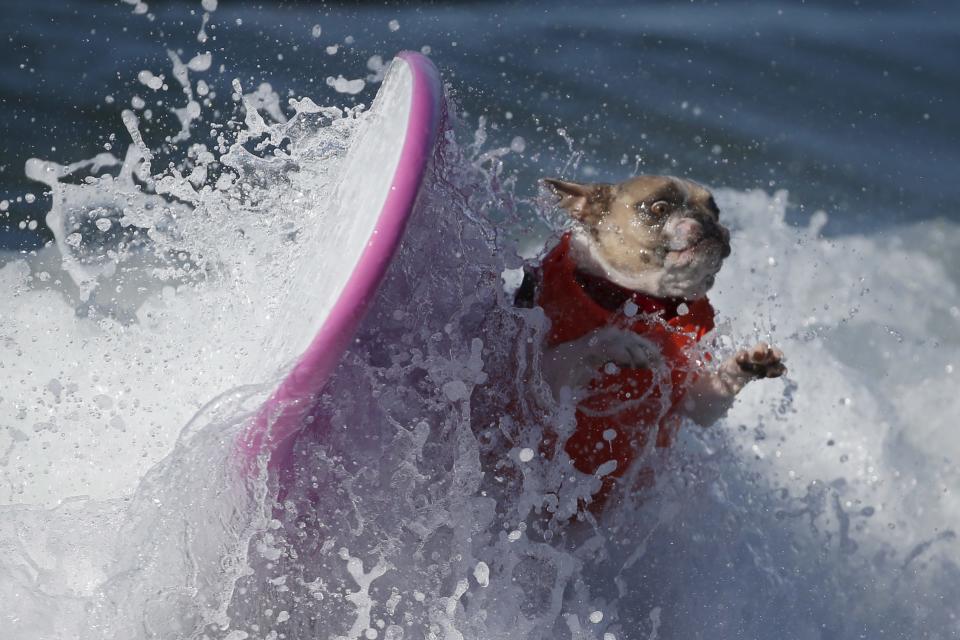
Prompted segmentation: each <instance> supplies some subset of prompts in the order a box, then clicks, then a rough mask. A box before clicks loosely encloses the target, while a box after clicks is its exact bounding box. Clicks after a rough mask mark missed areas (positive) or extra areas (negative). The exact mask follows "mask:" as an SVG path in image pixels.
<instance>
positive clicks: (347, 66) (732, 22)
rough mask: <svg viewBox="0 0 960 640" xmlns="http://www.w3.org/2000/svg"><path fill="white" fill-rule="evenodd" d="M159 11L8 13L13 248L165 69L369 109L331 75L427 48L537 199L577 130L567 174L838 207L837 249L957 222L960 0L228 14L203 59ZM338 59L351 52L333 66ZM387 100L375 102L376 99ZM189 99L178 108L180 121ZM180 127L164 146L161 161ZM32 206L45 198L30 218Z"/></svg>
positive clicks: (95, 7)
mask: <svg viewBox="0 0 960 640" xmlns="http://www.w3.org/2000/svg"><path fill="white" fill-rule="evenodd" d="M150 10H151V12H153V13H155V14H156V19H155V20H152V21H151V20H149V19H147V18H146V17H144V16H136V15H133V14H132V13H131V7H130V6H129V5H126V4H122V3H118V2H90V1H82V2H81V1H76V0H73V1H60V2H49V3H48V2H32V3H25V2H21V1H20V0H0V15H3V19H2V21H0V199H8V200H10V210H9V212H7V213H6V214H3V213H0V248H8V249H9V248H20V249H23V248H30V247H35V246H38V245H39V244H42V243H43V242H44V241H45V240H46V238H47V236H46V235H45V232H44V229H43V224H42V214H43V212H44V211H45V210H46V208H47V206H46V204H45V203H44V199H43V197H42V190H41V188H40V186H41V185H38V184H36V183H31V182H30V181H28V180H27V179H26V178H25V177H24V175H23V164H24V161H25V160H26V159H27V158H29V157H31V156H38V157H41V158H47V159H54V160H57V161H58V162H69V161H74V160H79V159H83V158H88V157H91V156H93V155H94V154H95V153H97V152H100V151H102V150H103V146H102V145H103V144H104V143H105V142H107V141H108V136H109V135H110V134H115V135H116V137H117V144H116V145H115V147H114V152H115V153H117V152H119V153H122V150H123V148H125V146H126V144H127V141H128V136H127V134H126V131H125V130H124V128H123V125H122V123H121V120H120V110H121V109H122V108H125V107H128V105H129V103H130V98H131V97H132V96H133V95H135V94H136V95H140V96H142V97H144V98H146V99H148V101H149V100H150V99H151V96H149V95H148V94H151V93H152V92H151V91H150V90H148V89H146V88H145V87H143V86H142V85H140V84H139V83H138V82H137V80H136V75H137V72H138V71H139V70H141V69H150V70H152V71H153V72H155V73H160V72H163V73H165V75H166V76H167V78H168V79H169V81H170V82H171V84H174V85H175V83H174V82H173V81H172V77H171V75H170V73H169V61H168V60H167V58H166V53H165V49H166V48H167V47H170V48H173V49H182V51H183V54H184V59H185V60H186V59H188V58H189V57H190V56H192V55H193V54H194V53H196V52H198V51H202V50H204V49H209V50H210V51H212V52H213V54H214V66H213V68H212V69H211V71H210V72H208V73H206V74H205V76H204V77H207V78H208V79H209V78H214V79H216V78H217V77H218V76H219V77H220V80H218V81H217V83H218V87H217V88H218V89H219V90H220V94H221V96H228V95H229V82H230V80H231V79H232V78H234V77H237V78H240V79H241V80H242V81H243V82H244V86H245V90H250V89H252V88H254V87H255V86H256V85H257V84H259V83H260V82H261V81H268V82H270V83H271V84H272V85H273V87H274V89H276V90H277V91H278V92H279V93H280V94H281V95H287V94H288V93H292V94H294V95H297V96H300V95H307V96H310V97H312V98H314V100H316V101H317V102H318V103H324V102H326V103H331V104H341V105H342V104H349V103H350V102H352V101H353V98H352V97H350V96H346V95H342V94H337V93H335V92H334V91H333V90H332V89H331V88H329V87H328V86H327V85H326V82H325V80H326V77H327V76H329V75H333V76H336V75H338V74H343V75H344V76H345V77H347V78H355V77H362V76H363V75H365V74H366V73H368V70H367V69H366V61H367V59H368V58H369V57H370V56H371V55H374V54H380V55H383V56H384V57H385V58H388V57H389V56H390V55H392V54H393V53H394V52H396V51H398V50H401V49H405V48H409V49H415V50H419V49H421V47H423V46H429V47H430V49H431V57H432V58H433V60H434V61H435V62H436V63H437V65H438V66H439V67H440V69H441V70H442V72H443V74H444V77H445V78H446V79H447V81H448V82H450V83H451V85H452V87H453V89H454V91H455V93H456V95H457V96H458V98H459V100H460V102H461V104H462V105H463V107H464V109H465V110H466V111H467V113H468V115H469V117H470V118H471V119H473V120H474V121H475V120H476V118H477V117H478V116H480V115H485V116H486V117H487V118H488V121H489V123H490V124H491V126H492V127H496V129H494V130H492V131H491V137H492V139H493V140H495V141H498V142H500V143H502V144H509V142H510V140H511V139H512V138H513V137H514V136H522V137H523V138H524V139H525V140H526V151H525V153H524V157H523V158H522V159H514V160H513V161H512V165H511V166H512V168H513V169H515V170H517V171H518V172H519V177H520V182H519V190H520V191H521V192H532V191H533V190H534V180H535V179H536V178H537V177H539V176H540V175H543V174H556V173H558V172H560V171H561V170H562V169H563V166H564V163H565V162H566V160H567V159H568V157H569V152H568V147H567V144H566V142H564V140H563V138H562V137H561V136H560V135H558V134H557V129H558V128H560V127H562V128H564V129H565V130H566V132H567V133H568V135H569V136H570V137H571V138H572V140H573V141H574V145H575V148H576V149H578V150H580V151H582V152H583V153H584V159H583V161H582V162H581V163H580V165H579V166H578V168H577V169H576V170H575V171H573V170H569V169H568V170H567V172H566V175H567V177H572V178H583V179H588V180H589V179H593V180H606V179H609V180H617V179H621V178H623V177H625V176H627V175H629V174H630V173H632V172H633V170H634V168H635V166H636V164H637V160H636V158H637V156H639V157H640V159H641V160H640V163H639V169H640V171H642V172H670V173H675V174H680V175H685V176H690V177H693V178H695V179H697V180H700V181H702V182H705V183H707V184H710V185H714V186H727V187H733V188H737V189H746V188H754V187H759V188H763V189H766V190H768V191H772V190H775V189H781V188H785V189H788V190H789V191H790V193H791V200H792V202H794V203H795V204H796V205H797V206H796V207H795V209H794V211H793V215H795V216H796V219H797V220H800V219H802V218H803V217H805V216H806V215H808V214H809V213H811V212H812V211H814V210H816V209H824V210H826V211H827V212H828V213H829V214H830V216H831V218H830V219H831V223H830V225H829V226H828V231H834V232H838V231H844V230H851V229H853V228H856V227H861V226H862V225H866V227H867V228H868V229H872V230H876V231H882V230H883V229H885V228H887V226H888V225H889V224H891V223H900V222H905V221H914V220H930V219H934V218H938V217H945V218H948V219H952V220H960V212H958V211H957V209H956V206H955V203H956V202H957V201H958V200H960V180H958V179H957V175H956V174H957V170H958V167H960V82H958V80H960V77H958V72H957V67H958V64H960V34H958V29H960V2H957V1H956V0H939V1H930V2H906V1H870V2H841V1H832V2H823V1H808V2H767V1H765V2H736V1H727V2H700V1H695V2H599V3H588V2H567V1H564V2H550V3H539V2H512V3H508V2H503V3H500V2H464V3H443V4H439V3H438V4H406V3H404V4H387V5H384V4H381V3H369V4H368V3H343V4H325V3H252V2H230V1H229V0H221V2H220V7H219V9H218V10H217V11H216V13H214V14H213V19H212V22H211V26H210V27H208V32H209V33H210V35H211V40H210V41H208V43H207V45H205V46H203V45H199V44H198V43H197V41H196V33H197V30H198V26H199V23H200V15H201V13H202V10H201V8H200V2H199V0H198V1H197V2H164V3H161V2H154V3H151V6H150ZM238 19H239V21H240V22H241V23H242V24H238ZM391 20H397V21H398V22H399V25H400V28H399V29H398V30H396V31H392V30H391V29H390V28H389V27H388V23H389V21H391ZM315 24H320V25H321V27H322V35H321V36H320V37H319V38H314V37H312V35H311V28H312V26H313V25H315ZM347 36H353V43H352V44H349V45H345V44H344V39H345V38H346V37H347ZM335 43H340V45H341V47H340V50H339V52H338V53H337V54H336V55H333V56H331V55H328V54H327V53H325V51H324V49H325V47H326V46H327V45H330V44H335ZM281 58H282V59H281ZM221 64H223V65H225V66H224V70H223V71H222V73H220V72H219V71H218V68H219V65H221ZM208 81H209V80H208ZM375 88H376V87H375V86H373V85H369V84H368V88H367V89H366V90H365V91H364V92H363V93H361V94H360V95H359V96H357V98H356V99H357V100H359V101H363V102H369V101H370V99H371V97H372V93H373V91H374V90H375ZM177 95H178V94H177V93H176V91H172V92H170V93H169V94H168V96H172V97H173V101H172V102H173V103H174V104H176V105H178V106H179V104H180V101H181V100H182V98H176V96H177ZM106 96H112V98H113V99H114V101H113V103H108V101H107V99H106ZM148 104H149V102H148ZM154 110H155V111H161V110H162V109H158V108H156V107H155V108H154ZM508 112H509V114H510V116H512V117H509V118H508ZM205 118H207V119H208V120H209V116H205ZM164 122H167V123H168V124H169V126H168V128H167V129H164ZM173 123H174V121H173V119H172V117H169V118H167V119H166V121H164V120H163V119H160V120H158V121H156V123H155V124H154V125H153V127H152V129H153V130H152V131H151V130H150V129H151V128H150V127H148V128H147V129H146V131H145V133H146V137H147V142H148V144H151V141H152V140H154V141H155V140H159V138H160V137H162V134H167V133H170V132H171V131H173V129H174V127H173ZM199 128H200V129H206V127H203V126H201V127H199ZM207 133H208V132H207V131H206V130H203V131H197V132H195V134H194V139H195V140H199V141H205V136H206V135H207ZM26 193H34V194H36V195H37V196H38V200H37V201H36V202H35V203H34V204H33V205H30V204H28V203H26V202H17V201H16V198H18V197H22V196H23V195H24V194H26ZM4 215H6V218H4V217H3V216H4ZM30 218H39V219H40V221H41V224H40V225H39V228H38V229H37V230H36V231H30V230H29V229H24V230H20V229H18V224H19V223H20V221H21V220H24V219H30Z"/></svg>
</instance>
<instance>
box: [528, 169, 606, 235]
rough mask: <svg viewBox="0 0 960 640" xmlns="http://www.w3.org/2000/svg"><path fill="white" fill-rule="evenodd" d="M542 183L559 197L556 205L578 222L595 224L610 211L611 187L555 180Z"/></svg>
mask: <svg viewBox="0 0 960 640" xmlns="http://www.w3.org/2000/svg"><path fill="white" fill-rule="evenodd" d="M543 183H544V184H545V185H547V186H548V187H550V188H551V189H552V190H553V192H554V193H555V194H557V195H558V196H560V202H558V203H557V204H558V205H559V206H561V207H563V208H564V209H566V210H567V213H569V214H570V216H571V217H573V218H574V219H576V220H579V221H580V222H583V223H585V224H596V223H597V222H599V221H600V219H601V218H602V217H603V216H604V215H605V214H606V213H607V212H608V211H609V210H610V198H611V195H612V193H613V187H612V185H609V184H602V183H600V184H578V183H576V182H566V181H565V180H557V179H556V178H545V179H544V180H543Z"/></svg>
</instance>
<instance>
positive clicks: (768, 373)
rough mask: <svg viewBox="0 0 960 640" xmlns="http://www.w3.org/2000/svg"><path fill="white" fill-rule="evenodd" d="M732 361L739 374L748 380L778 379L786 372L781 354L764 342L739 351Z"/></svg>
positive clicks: (778, 350)
mask: <svg viewBox="0 0 960 640" xmlns="http://www.w3.org/2000/svg"><path fill="white" fill-rule="evenodd" d="M733 360H734V362H735V363H736V365H737V369H738V371H739V372H740V374H741V375H742V376H744V377H746V378H748V379H759V378H779V377H780V376H782V375H783V374H785V373H786V372H787V367H786V365H785V364H784V357H783V352H782V351H780V349H777V348H776V347H771V346H770V345H768V344H767V343H766V342H761V343H759V344H757V345H755V346H754V347H753V348H752V349H741V350H740V351H738V352H737V354H736V355H735V356H733Z"/></svg>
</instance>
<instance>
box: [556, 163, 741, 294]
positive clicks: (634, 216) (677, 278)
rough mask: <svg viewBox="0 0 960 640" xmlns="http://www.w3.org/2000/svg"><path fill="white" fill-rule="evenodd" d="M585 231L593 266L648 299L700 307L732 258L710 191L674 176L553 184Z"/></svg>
mask: <svg viewBox="0 0 960 640" xmlns="http://www.w3.org/2000/svg"><path fill="white" fill-rule="evenodd" d="M545 182H546V184H547V185H549V186H550V187H551V188H553V190H554V191H555V192H556V193H557V194H558V195H560V196H562V198H561V200H560V203H559V204H560V206H561V207H563V208H564V209H565V210H566V211H567V212H568V213H569V214H570V215H571V216H572V217H573V218H574V219H575V220H577V222H578V223H579V224H580V226H581V227H582V232H583V233H581V234H578V237H580V238H583V239H584V240H585V242H586V244H587V245H588V246H587V247H586V248H587V249H588V252H589V255H587V256H583V258H584V259H586V260H587V261H588V262H592V263H593V264H589V265H585V267H586V268H592V269H594V270H597V269H599V270H601V271H602V273H600V274H598V275H602V276H604V277H606V278H607V279H609V280H611V281H613V282H615V283H617V284H619V285H621V286H624V287H627V288H629V289H633V290H635V291H642V292H643V293H646V294H648V295H652V296H657V297H675V298H685V299H695V298H699V297H702V296H703V295H704V294H705V293H706V292H707V290H708V289H709V288H710V287H711V286H713V281H714V278H715V277H716V275H717V272H718V271H720V266H721V264H722V262H723V259H724V258H726V257H727V256H728V255H730V232H729V231H728V230H727V229H726V227H724V226H723V225H721V224H720V221H719V214H720V211H719V209H718V208H717V204H716V202H714V200H713V196H712V195H711V194H710V192H709V191H708V190H707V189H706V188H705V187H703V186H701V185H699V184H697V183H695V182H691V181H689V180H683V179H681V178H674V177H672V176H637V177H636V178H631V179H630V180H626V181H624V182H621V183H619V184H577V183H574V182H564V181H562V180H555V179H547V180H545Z"/></svg>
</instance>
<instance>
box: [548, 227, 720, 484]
mask: <svg viewBox="0 0 960 640" xmlns="http://www.w3.org/2000/svg"><path fill="white" fill-rule="evenodd" d="M570 241H571V238H570V234H569V233H567V234H564V236H563V237H562V238H561V239H560V242H559V243H558V244H557V246H556V247H554V248H553V249H552V250H551V251H550V252H549V253H548V254H547V256H546V257H545V258H544V260H543V264H542V267H541V281H540V285H539V290H538V294H537V304H538V305H539V306H540V307H542V308H543V310H544V311H545V312H546V315H547V317H548V318H549V319H550V322H551V327H550V334H549V336H548V338H547V344H548V346H550V347H552V346H556V345H558V344H560V343H563V342H568V341H570V340H575V339H577V338H579V337H581V336H583V335H585V334H587V333H589V332H590V331H593V330H594V329H599V328H601V327H607V326H615V327H621V328H623V329H625V330H629V331H633V332H634V333H637V334H639V335H641V336H643V337H644V338H645V339H647V340H649V341H650V342H651V343H653V344H654V345H655V346H656V347H657V349H659V351H660V353H661V354H662V357H663V360H664V366H660V367H654V368H653V369H631V368H620V369H619V370H618V371H615V372H613V373H608V372H606V371H607V370H606V369H604V370H603V371H601V372H600V373H599V374H598V375H597V376H596V377H594V379H593V381H592V382H591V383H590V384H589V386H588V388H587V392H586V396H585V397H584V399H583V400H581V401H580V403H579V404H578V405H577V411H576V420H577V425H576V429H575V430H574V433H573V434H572V435H571V436H570V438H569V439H568V440H567V442H566V445H565V450H566V452H567V454H568V455H569V456H570V458H571V459H572V461H573V464H574V466H575V467H576V468H577V469H578V470H580V471H582V472H583V473H588V474H593V473H596V472H597V469H598V468H599V467H600V466H601V465H603V464H604V463H607V462H609V461H611V460H615V461H616V462H617V467H616V470H615V471H613V472H612V473H610V474H608V475H607V476H605V488H604V491H602V493H603V494H605V493H607V492H608V491H609V489H610V485H612V482H613V481H612V478H616V477H619V476H622V475H623V474H624V473H625V472H626V471H627V469H628V468H629V467H630V465H631V463H632V462H633V461H634V460H635V459H636V457H637V455H638V454H639V453H640V451H641V450H642V449H643V448H644V447H645V446H646V444H647V442H648V438H649V437H650V435H651V434H652V433H654V430H656V431H655V434H656V441H655V444H656V446H658V447H667V446H669V445H670V442H671V439H672V433H673V430H674V429H675V426H676V425H677V424H678V423H679V420H678V419H677V418H676V415H675V413H676V411H677V409H678V408H679V406H680V404H681V403H682V402H683V398H684V395H685V393H686V391H687V389H688V388H689V386H690V384H691V383H692V382H693V381H694V380H695V379H696V375H697V374H696V371H697V369H699V368H700V367H701V366H702V364H703V363H702V361H701V360H700V358H702V359H708V358H709V355H707V354H703V355H701V356H700V358H698V357H697V354H694V353H692V351H694V350H693V349H692V347H694V346H695V345H696V344H697V342H698V341H699V340H700V339H701V338H702V337H703V336H704V334H706V333H707V332H709V331H710V330H711V329H713V318H714V310H713V307H712V306H710V303H709V302H708V301H707V299H706V298H701V299H698V300H682V299H663V298H654V297H651V296H647V295H645V294H642V293H638V292H636V291H631V290H629V289H625V288H623V287H620V286H618V285H616V284H614V283H612V282H610V281H608V280H605V279H602V278H598V277H596V276H592V275H590V274H587V273H585V272H583V271H581V270H579V269H578V268H577V264H576V262H574V260H573V258H572V257H571V255H570ZM627 301H632V302H633V304H634V305H636V307H637V308H636V310H635V311H636V313H635V314H631V315H632V317H629V316H628V315H627V313H625V310H624V306H625V305H626V303H627ZM682 305H683V306H685V307H686V311H685V312H684V313H683V314H682V315H681V313H680V312H681V311H682V310H683V306H682ZM629 311H634V310H633V309H632V308H631V309H629ZM601 497H602V496H601Z"/></svg>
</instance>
